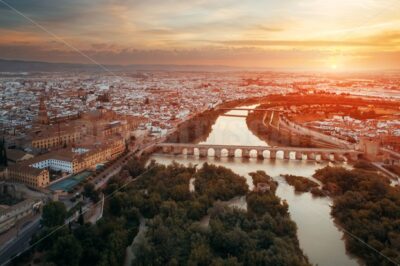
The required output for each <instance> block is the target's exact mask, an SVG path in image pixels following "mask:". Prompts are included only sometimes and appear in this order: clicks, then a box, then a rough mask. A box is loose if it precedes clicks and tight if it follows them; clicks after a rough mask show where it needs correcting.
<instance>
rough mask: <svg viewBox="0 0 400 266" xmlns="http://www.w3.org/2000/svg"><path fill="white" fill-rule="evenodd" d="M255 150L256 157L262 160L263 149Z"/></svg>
mask: <svg viewBox="0 0 400 266" xmlns="http://www.w3.org/2000/svg"><path fill="white" fill-rule="evenodd" d="M256 151H257V159H259V160H264V159H265V158H264V155H263V150H256Z"/></svg>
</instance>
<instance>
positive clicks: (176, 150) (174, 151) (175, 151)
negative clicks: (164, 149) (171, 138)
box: [173, 147, 183, 155]
mask: <svg viewBox="0 0 400 266" xmlns="http://www.w3.org/2000/svg"><path fill="white" fill-rule="evenodd" d="M182 152H183V149H182V148H179V147H174V148H173V154H174V155H181V154H182Z"/></svg>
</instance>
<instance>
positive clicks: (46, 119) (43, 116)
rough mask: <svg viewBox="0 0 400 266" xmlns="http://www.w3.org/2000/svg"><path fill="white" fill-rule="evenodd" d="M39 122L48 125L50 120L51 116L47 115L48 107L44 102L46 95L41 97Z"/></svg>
mask: <svg viewBox="0 0 400 266" xmlns="http://www.w3.org/2000/svg"><path fill="white" fill-rule="evenodd" d="M37 120H38V123H39V124H43V125H48V124H49V122H50V119H49V116H48V115H47V108H46V104H45V102H44V97H43V96H41V97H40V104H39V113H38V118H37Z"/></svg>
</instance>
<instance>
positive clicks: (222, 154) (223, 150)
mask: <svg viewBox="0 0 400 266" xmlns="http://www.w3.org/2000/svg"><path fill="white" fill-rule="evenodd" d="M228 156H229V151H228V149H226V148H222V149H221V157H228Z"/></svg>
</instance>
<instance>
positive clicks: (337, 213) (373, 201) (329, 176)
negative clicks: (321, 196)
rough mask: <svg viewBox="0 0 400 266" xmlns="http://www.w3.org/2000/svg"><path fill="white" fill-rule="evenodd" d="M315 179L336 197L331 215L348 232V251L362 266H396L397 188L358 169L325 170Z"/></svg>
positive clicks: (399, 230) (399, 243)
mask: <svg viewBox="0 0 400 266" xmlns="http://www.w3.org/2000/svg"><path fill="white" fill-rule="evenodd" d="M315 177H316V178H317V179H319V180H321V182H322V183H323V184H324V187H327V189H330V190H331V191H332V194H334V195H336V197H335V198H334V203H333V208H332V215H333V216H334V217H335V218H336V220H337V221H338V222H339V224H341V225H342V226H343V227H344V228H345V229H346V231H347V232H349V233H348V234H346V235H345V236H346V242H347V245H346V247H347V249H348V251H349V252H351V253H352V254H354V255H357V256H359V257H360V258H362V259H363V260H364V261H365V263H366V265H371V266H372V265H395V264H399V263H400V188H399V187H392V186H390V182H389V180H388V179H387V178H385V177H383V176H381V175H379V174H377V173H376V172H371V171H365V170H360V169H354V170H347V169H344V168H334V167H326V168H323V169H320V170H317V172H316V173H315ZM332 188H334V189H332ZM385 257H386V258H385Z"/></svg>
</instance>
